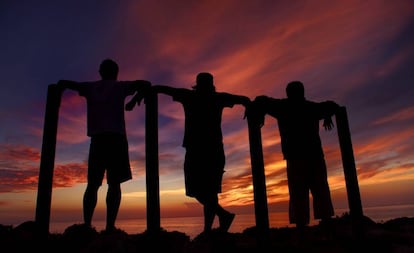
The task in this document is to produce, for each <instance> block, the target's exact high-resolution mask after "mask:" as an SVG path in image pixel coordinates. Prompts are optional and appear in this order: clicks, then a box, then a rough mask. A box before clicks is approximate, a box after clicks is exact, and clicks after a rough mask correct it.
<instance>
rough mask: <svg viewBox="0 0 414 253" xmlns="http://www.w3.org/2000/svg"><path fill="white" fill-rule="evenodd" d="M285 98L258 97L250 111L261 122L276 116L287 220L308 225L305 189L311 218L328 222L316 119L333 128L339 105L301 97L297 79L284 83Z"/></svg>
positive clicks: (302, 91) (326, 189) (328, 204)
mask: <svg viewBox="0 0 414 253" xmlns="http://www.w3.org/2000/svg"><path fill="white" fill-rule="evenodd" d="M286 94H287V98H284V99H275V98H271V97H268V96H258V97H256V98H255V100H254V101H253V103H252V107H251V108H253V109H252V110H253V112H251V113H250V114H249V115H252V116H253V117H257V118H258V119H259V121H261V123H262V125H263V123H264V116H265V115H266V114H268V115H270V116H272V117H274V118H276V119H277V122H278V127H279V133H280V137H281V147H282V153H283V157H284V159H285V160H286V165H287V166H286V167H287V179H288V188H289V196H290V200H289V221H290V223H291V224H296V227H297V228H298V229H299V230H303V229H304V227H306V226H307V225H308V224H309V218H310V217H309V216H310V214H309V212H310V207H309V191H310V192H311V194H312V198H313V209H314V218H315V219H322V221H324V220H326V221H328V220H329V219H330V218H331V217H332V216H333V215H334V209H333V205H332V201H331V195H330V190H329V185H328V180H327V168H326V163H325V158H324V152H323V149H322V143H321V139H320V136H319V122H320V120H322V119H324V124H323V126H324V128H325V129H326V130H331V129H332V127H333V123H332V118H331V117H332V116H333V115H334V114H335V112H336V111H337V109H338V108H339V105H338V104H336V103H335V102H333V101H325V102H319V103H318V102H313V101H309V100H307V99H306V98H305V89H304V86H303V84H302V82H300V81H293V82H290V83H288V85H287V87H286Z"/></svg>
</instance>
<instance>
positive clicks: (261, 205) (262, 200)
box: [247, 116, 269, 244]
mask: <svg viewBox="0 0 414 253" xmlns="http://www.w3.org/2000/svg"><path fill="white" fill-rule="evenodd" d="M247 122H248V129H249V144H250V162H251V166H252V176H253V193H254V210H255V217H256V229H257V232H258V240H259V243H260V244H263V243H264V244H265V243H266V242H267V239H268V234H269V214H268V208H267V194H266V178H265V173H264V161H263V149H262V134H261V129H260V128H261V127H260V125H259V124H258V123H257V121H256V120H255V117H249V116H248V117H247Z"/></svg>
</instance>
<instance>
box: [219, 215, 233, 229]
mask: <svg viewBox="0 0 414 253" xmlns="http://www.w3.org/2000/svg"><path fill="white" fill-rule="evenodd" d="M234 216H236V215H235V214H234V213H227V214H224V215H222V216H220V217H219V223H220V227H219V229H220V231H223V232H227V231H228V230H229V228H230V226H231V223H232V222H233V220H234Z"/></svg>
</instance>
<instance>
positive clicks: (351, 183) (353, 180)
mask: <svg viewBox="0 0 414 253" xmlns="http://www.w3.org/2000/svg"><path fill="white" fill-rule="evenodd" d="M335 118H336V127H337V130H338V137H339V145H340V148H341V155H342V164H343V167H344V174H345V184H346V190H347V194H348V205H349V213H350V215H351V220H352V223H353V230H354V235H356V236H357V237H358V238H359V237H361V236H362V233H363V231H362V230H363V228H362V217H363V210H362V204H361V195H360V192H359V186H358V177H357V172H356V166H355V158H354V151H353V148H352V140H351V132H350V130H349V123H348V116H347V112H346V108H345V107H340V109H339V110H338V112H337V113H336V115H335Z"/></svg>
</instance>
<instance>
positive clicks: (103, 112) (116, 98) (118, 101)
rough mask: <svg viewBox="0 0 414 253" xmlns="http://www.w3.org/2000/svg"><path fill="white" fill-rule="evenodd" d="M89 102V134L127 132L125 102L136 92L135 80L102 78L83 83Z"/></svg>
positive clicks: (80, 91)
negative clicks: (132, 86)
mask: <svg viewBox="0 0 414 253" xmlns="http://www.w3.org/2000/svg"><path fill="white" fill-rule="evenodd" d="M81 84H82V86H81V87H82V88H81V89H80V90H79V95H80V96H83V97H85V98H86V103H87V135H88V136H93V135H97V134H104V133H116V134H126V129H125V115H124V103H125V98H126V97H127V96H129V95H132V94H133V93H134V90H133V89H132V88H131V87H130V86H131V85H132V84H133V81H116V80H100V81H96V82H84V83H81Z"/></svg>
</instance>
